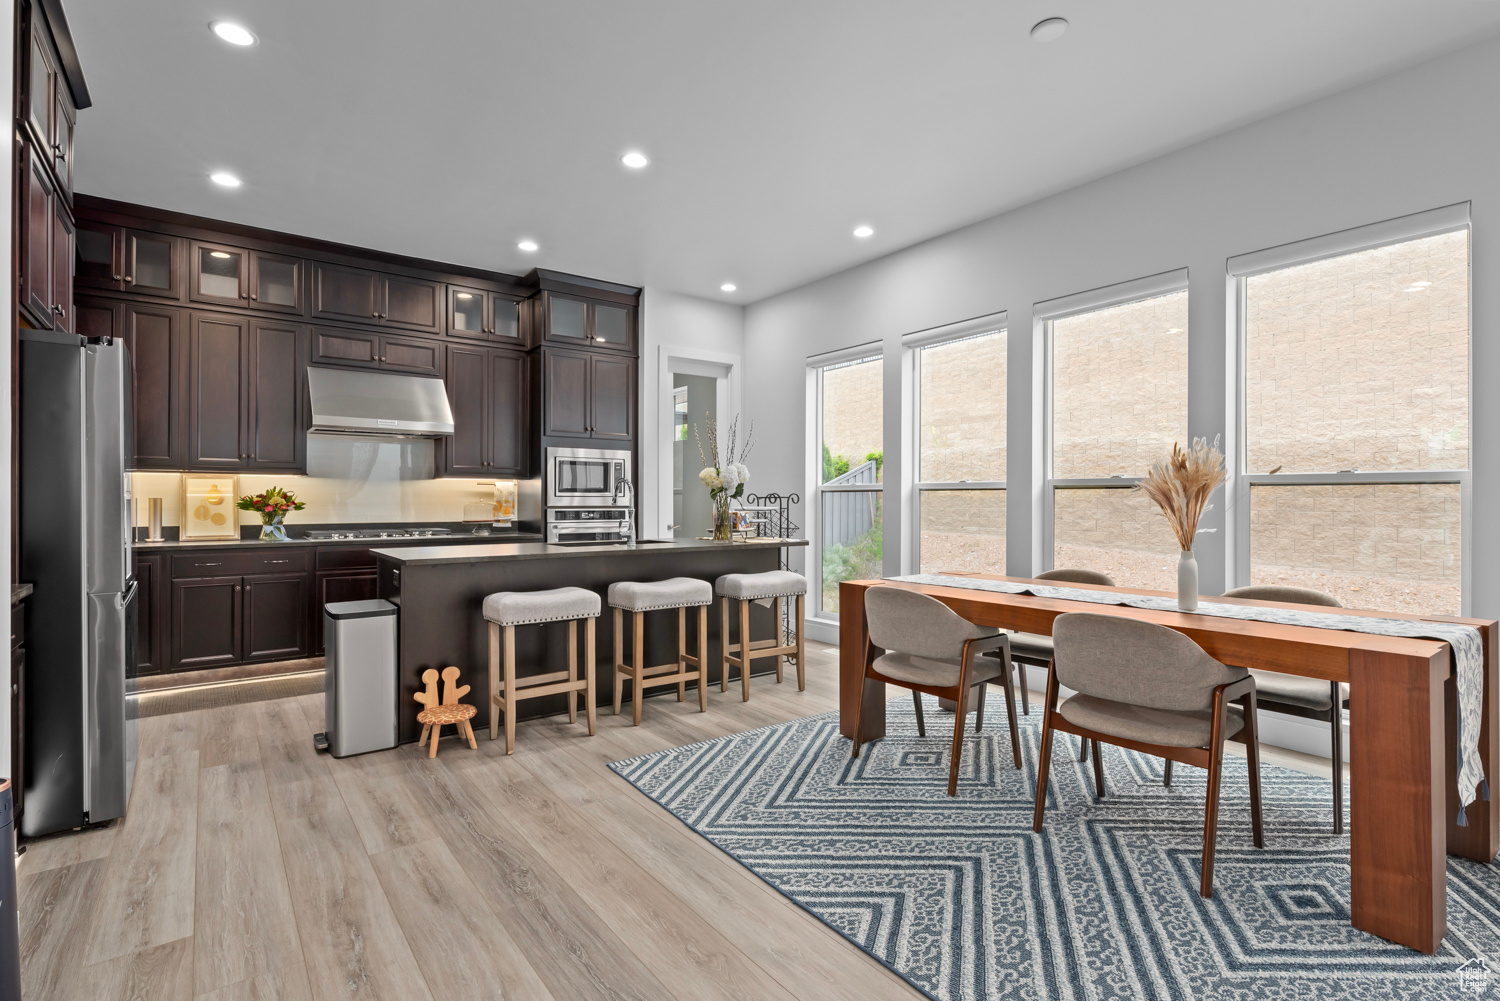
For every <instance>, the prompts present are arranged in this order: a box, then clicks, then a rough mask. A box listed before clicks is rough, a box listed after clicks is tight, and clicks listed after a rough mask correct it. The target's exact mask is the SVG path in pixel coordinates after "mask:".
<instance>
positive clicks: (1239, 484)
mask: <svg viewBox="0 0 1500 1001" xmlns="http://www.w3.org/2000/svg"><path fill="white" fill-rule="evenodd" d="M1458 230H1469V231H1470V237H1469V275H1470V280H1469V420H1468V426H1469V466H1470V467H1471V468H1470V469H1419V470H1405V471H1394V470H1390V471H1364V470H1354V469H1341V470H1329V471H1326V472H1314V473H1274V474H1268V473H1251V472H1250V470H1249V465H1248V463H1249V443H1248V441H1247V430H1248V418H1249V415H1248V403H1249V399H1248V397H1249V394H1248V392H1247V387H1246V378H1247V376H1248V374H1249V373H1248V369H1247V365H1246V354H1245V352H1246V350H1247V343H1246V341H1247V335H1248V331H1247V330H1246V329H1245V327H1246V322H1247V305H1248V304H1247V297H1246V296H1247V287H1246V280H1247V279H1249V278H1252V277H1254V276H1256V275H1262V274H1265V273H1267V272H1270V271H1280V270H1282V269H1283V268H1289V267H1295V266H1297V265H1300V264H1311V263H1312V262H1314V261H1321V260H1326V259H1328V258H1330V257H1343V256H1344V255H1346V254H1354V253H1358V252H1359V251H1361V250H1372V249H1374V248H1376V247H1386V246H1390V245H1392V244H1396V243H1406V242H1408V241H1411V240H1420V239H1423V238H1425V237H1429V236H1440V235H1442V234H1444V233H1453V232H1457V231H1458ZM1227 270H1228V275H1229V280H1230V281H1231V282H1233V283H1234V284H1233V289H1232V292H1233V296H1234V310H1235V322H1234V324H1233V326H1232V328H1231V331H1230V344H1229V351H1230V354H1229V357H1230V358H1231V359H1232V364H1233V366H1234V367H1233V386H1232V387H1231V388H1232V392H1231V393H1230V395H1229V400H1230V407H1231V412H1230V414H1229V415H1228V417H1229V421H1228V424H1229V426H1230V427H1232V428H1234V429H1235V441H1234V449H1233V451H1234V457H1233V461H1232V462H1231V463H1230V479H1231V481H1232V482H1231V484H1230V487H1231V489H1232V490H1233V497H1234V498H1235V504H1234V510H1233V512H1232V513H1231V516H1230V517H1229V518H1228V519H1226V521H1227V523H1228V528H1229V532H1230V536H1231V538H1230V544H1229V546H1228V547H1227V550H1228V552H1227V553H1226V556H1227V558H1228V559H1229V561H1230V565H1229V568H1228V573H1227V578H1228V579H1229V580H1230V581H1232V582H1233V584H1232V586H1234V587H1244V586H1246V585H1248V584H1249V583H1250V488H1251V487H1254V486H1264V485H1272V486H1301V485H1306V486H1341V485H1353V484H1399V483H1411V484H1424V483H1433V484H1444V483H1456V484H1458V485H1459V532H1460V534H1461V536H1462V538H1461V539H1460V540H1459V561H1460V567H1459V595H1460V602H1461V612H1460V614H1461V615H1465V616H1467V615H1468V614H1469V612H1470V600H1471V598H1470V594H1471V592H1472V590H1473V589H1472V587H1471V584H1472V577H1473V559H1472V558H1471V555H1472V552H1473V548H1472V547H1473V534H1474V524H1473V522H1474V514H1473V510H1474V504H1473V494H1472V472H1471V470H1472V467H1473V465H1474V282H1473V273H1474V240H1473V224H1472V222H1471V221H1470V214H1469V203H1468V202H1461V203H1459V204H1456V205H1447V206H1444V207H1442V208H1437V209H1431V210H1429V211H1427V212H1417V213H1414V214H1412V215H1408V216H1401V217H1400V218H1397V219H1388V220H1386V221H1384V222H1378V223H1373V224H1371V225H1368V226H1359V227H1356V228H1354V229H1347V230H1342V231H1340V232H1337V233H1330V234H1328V235H1326V236H1319V237H1314V238H1312V239H1309V240H1300V241H1297V242H1295V243H1288V244H1283V245H1281V246H1278V247H1271V248H1269V249H1266V250H1259V251H1255V252H1253V253H1249V254H1241V255H1239V256H1238V257H1231V258H1230V259H1229V260H1228V262H1227Z"/></svg>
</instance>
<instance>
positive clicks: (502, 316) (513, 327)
mask: <svg viewBox="0 0 1500 1001" xmlns="http://www.w3.org/2000/svg"><path fill="white" fill-rule="evenodd" d="M490 333H492V334H494V335H495V336H496V337H511V338H518V337H520V336H521V315H520V304H519V303H517V302H516V301H515V300H514V299H502V298H501V297H500V296H495V323H494V326H493V327H492V328H491V330H490Z"/></svg>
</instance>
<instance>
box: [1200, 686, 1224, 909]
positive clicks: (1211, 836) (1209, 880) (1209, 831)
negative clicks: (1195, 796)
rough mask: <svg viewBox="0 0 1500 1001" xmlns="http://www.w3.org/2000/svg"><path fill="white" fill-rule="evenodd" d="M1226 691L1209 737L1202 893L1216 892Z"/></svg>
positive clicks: (1218, 701) (1217, 696)
mask: <svg viewBox="0 0 1500 1001" xmlns="http://www.w3.org/2000/svg"><path fill="white" fill-rule="evenodd" d="M1224 713H1225V707H1224V695H1223V692H1216V693H1215V694H1214V718H1213V725H1212V728H1211V732H1210V733H1209V737H1208V792H1207V795H1206V796H1205V798H1204V802H1203V881H1202V884H1201V885H1200V886H1199V888H1198V893H1199V895H1200V896H1204V897H1211V896H1213V893H1214V845H1215V842H1216V841H1217V839H1218V834H1219V782H1220V778H1221V776H1222V774H1223V771H1224Z"/></svg>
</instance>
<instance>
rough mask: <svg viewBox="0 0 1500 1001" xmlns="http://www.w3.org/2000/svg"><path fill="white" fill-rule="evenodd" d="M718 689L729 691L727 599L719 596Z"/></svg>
mask: <svg viewBox="0 0 1500 1001" xmlns="http://www.w3.org/2000/svg"><path fill="white" fill-rule="evenodd" d="M719 691H721V692H727V691H729V599H728V598H724V597H721V598H719Z"/></svg>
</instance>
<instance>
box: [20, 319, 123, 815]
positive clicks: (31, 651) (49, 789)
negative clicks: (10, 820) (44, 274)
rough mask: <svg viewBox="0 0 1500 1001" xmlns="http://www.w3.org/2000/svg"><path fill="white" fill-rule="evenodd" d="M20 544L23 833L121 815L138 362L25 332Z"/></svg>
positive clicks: (77, 341) (115, 345)
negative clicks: (133, 372) (25, 623)
mask: <svg viewBox="0 0 1500 1001" xmlns="http://www.w3.org/2000/svg"><path fill="white" fill-rule="evenodd" d="M20 347H21V368H20V379H19V383H20V385H19V392H20V402H21V408H20V413H21V427H20V498H21V511H20V536H21V547H20V548H21V575H20V579H21V580H22V581H27V582H30V583H31V584H32V585H33V586H34V587H35V590H34V591H33V593H32V596H31V598H30V599H29V600H28V602H27V605H28V610H27V614H28V615H29V617H30V621H29V628H28V629H27V635H26V738H25V739H26V748H25V761H26V765H25V767H26V774H25V775H24V776H23V781H24V782H25V791H26V792H25V808H24V811H23V814H22V818H21V833H22V834H24V835H26V836H28V837H34V836H36V835H40V834H49V833H51V832H53V831H61V830H66V829H68V828H73V827H81V826H83V825H85V824H97V823H101V822H103V821H106V820H112V819H114V818H116V817H121V816H124V814H125V804H126V802H127V800H128V799H129V796H130V783H131V779H132V778H133V777H134V775H135V758H136V729H135V709H134V704H135V698H134V696H135V682H136V659H135V635H136V633H135V605H136V602H135V596H136V584H135V580H134V577H133V575H132V572H131V559H130V531H131V526H130V472H129V466H130V465H131V456H130V454H129V453H130V443H131V441H132V438H133V436H132V434H131V428H132V427H133V426H134V423H133V419H132V415H131V411H130V384H131V380H130V378H129V375H128V373H129V372H130V359H129V356H128V355H127V354H126V350H125V345H124V344H123V343H121V342H120V341H113V342H106V343H89V342H86V341H85V340H84V339H83V338H81V337H77V336H73V335H68V334H58V333H52V332H47V331H36V330H23V331H21V345H20Z"/></svg>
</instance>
